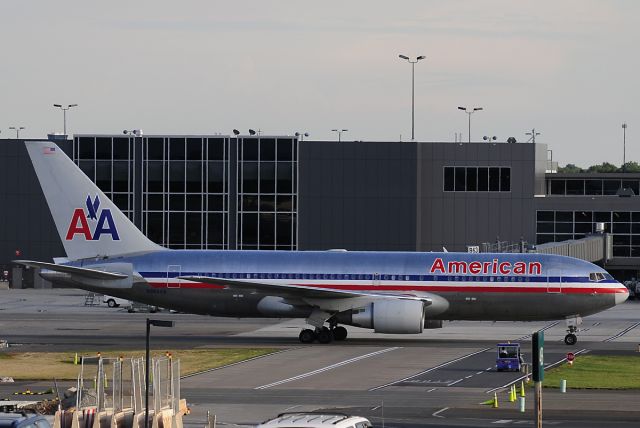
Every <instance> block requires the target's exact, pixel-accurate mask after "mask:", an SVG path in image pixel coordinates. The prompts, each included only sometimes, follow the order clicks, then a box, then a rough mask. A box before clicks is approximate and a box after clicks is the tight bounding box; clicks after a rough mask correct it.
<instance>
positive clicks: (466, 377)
mask: <svg viewBox="0 0 640 428" xmlns="http://www.w3.org/2000/svg"><path fill="white" fill-rule="evenodd" d="M480 373H482V372H480ZM470 377H473V375H472V374H470V375H469V376H465V377H464V378H465V379H469V378H470Z"/></svg>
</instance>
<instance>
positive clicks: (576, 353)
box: [485, 349, 589, 394]
mask: <svg viewBox="0 0 640 428" xmlns="http://www.w3.org/2000/svg"><path fill="white" fill-rule="evenodd" d="M585 352H589V351H588V350H587V349H581V350H579V351H577V352H574V355H578V354H583V353H585ZM564 361H567V359H566V358H562V359H560V360H558V361H556V362H555V363H552V364H549V365H546V366H544V369H545V370H547V369H550V368H552V367H555V366H557V365H558V364H560V363H562V362H564ZM526 377H527V375H524V376H520V377H519V378H517V379H514V380H512V381H511V382H509V383H505V384H504V385H502V386H499V387H497V388H492V389H489V390H486V391H485V393H486V394H491V393H492V392H495V391H498V390H500V389H504V388H506V387H508V386H511V385H512V384H514V383H518V382H519V381H521V380H523V379H526Z"/></svg>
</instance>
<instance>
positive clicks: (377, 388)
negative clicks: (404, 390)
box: [369, 348, 493, 391]
mask: <svg viewBox="0 0 640 428" xmlns="http://www.w3.org/2000/svg"><path fill="white" fill-rule="evenodd" d="M489 349H493V348H484V349H481V350H479V351H476V352H472V353H471V354H467V355H465V356H462V357H460V358H456V359H455V360H451V361H447V362H446V363H442V364H440V365H437V366H435V367H431V368H430V369H428V370H425V371H422V372H420V373H416V374H414V375H411V376H408V377H405V378H404V379H400V380H395V381H393V382H390V383H386V384H384V385H380V386H376V387H375V388H371V389H369V391H377V390H379V389H382V388H386V387H388V386H392V385H397V384H399V383H402V382H405V381H407V380H409V379H413V378H414V377H418V376H422V375H424V374H427V373H429V372H432V371H434V370H438V369H440V368H442V367H446V366H448V365H449V364H453V363H457V362H458V361H462V360H464V359H465V358H469V357H473V356H474V355H478V354H481V353H483V352H486V351H488V350H489Z"/></svg>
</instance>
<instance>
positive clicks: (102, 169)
mask: <svg viewBox="0 0 640 428" xmlns="http://www.w3.org/2000/svg"><path fill="white" fill-rule="evenodd" d="M96 185H97V186H98V187H99V188H100V190H102V191H103V192H111V161H97V162H96Z"/></svg>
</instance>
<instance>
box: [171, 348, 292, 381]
mask: <svg viewBox="0 0 640 428" xmlns="http://www.w3.org/2000/svg"><path fill="white" fill-rule="evenodd" d="M294 349H296V348H290V349H283V350H281V351H277V352H272V353H270V354H265V355H258V356H257V357H252V358H249V359H248V360H242V361H237V362H235V363H231V364H225V365H224V366H220V367H214V368H212V369H207V370H202V371H199V372H195V373H191V374H188V375H184V376H180V379H186V378H189V377H193V376H198V375H201V374H204V373H209V372H213V371H216V370H222V369H226V368H227V367H233V366H237V365H238V364H244V363H248V362H251V361H255V360H259V359H260V358H265V357H271V356H272V355H278V354H282V353H283V352H289V351H293V350H294Z"/></svg>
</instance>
